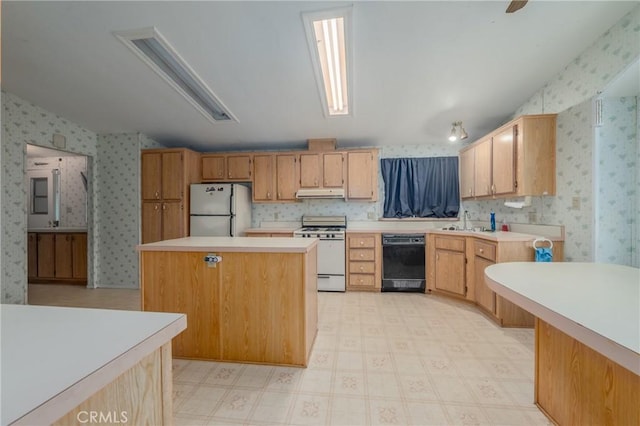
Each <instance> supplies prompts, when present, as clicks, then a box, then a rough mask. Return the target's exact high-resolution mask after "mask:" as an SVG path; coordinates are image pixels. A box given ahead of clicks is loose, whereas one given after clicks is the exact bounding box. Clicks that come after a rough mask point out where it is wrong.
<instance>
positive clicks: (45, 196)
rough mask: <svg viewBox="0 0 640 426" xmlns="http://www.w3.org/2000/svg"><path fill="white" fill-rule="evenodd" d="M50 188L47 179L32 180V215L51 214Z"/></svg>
mask: <svg viewBox="0 0 640 426" xmlns="http://www.w3.org/2000/svg"><path fill="white" fill-rule="evenodd" d="M48 187H49V182H48V179H47V178H46V177H38V178H31V214H49V188H48Z"/></svg>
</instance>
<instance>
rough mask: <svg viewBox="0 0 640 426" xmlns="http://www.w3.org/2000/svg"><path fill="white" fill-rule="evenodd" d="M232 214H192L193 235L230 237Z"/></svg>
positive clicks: (191, 230)
mask: <svg viewBox="0 0 640 426" xmlns="http://www.w3.org/2000/svg"><path fill="white" fill-rule="evenodd" d="M231 225H232V217H231V216H191V222H190V235H191V236H192V237H230V236H231V235H230V233H231Z"/></svg>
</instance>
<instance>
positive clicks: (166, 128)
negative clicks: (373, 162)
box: [2, 0, 638, 151]
mask: <svg viewBox="0 0 640 426" xmlns="http://www.w3.org/2000/svg"><path fill="white" fill-rule="evenodd" d="M346 4H353V26H354V27H353V31H354V40H353V42H354V57H353V70H354V81H353V93H354V99H353V101H352V108H353V114H352V116H350V117H335V118H326V117H325V116H324V115H323V113H322V109H321V103H320V98H319V94H318V89H317V86H316V82H315V80H314V73H313V69H312V64H311V59H310V54H309V49H308V46H307V41H306V38H305V33H304V25H303V21H302V18H301V13H302V12H307V11H318V10H324V9H329V8H333V7H340V6H344V5H346ZM637 4H638V2H629V1H622V2H615V1H602V2H597V1H585V2H581V1H566V2H557V1H530V2H529V3H528V4H527V6H526V7H525V8H524V9H522V10H520V11H518V12H516V13H514V14H509V15H507V14H505V13H504V11H505V9H506V7H507V5H508V1H468V2H463V1H446V2H444V1H443V2H434V1H422V2H420V1H418V2H416V1H413V2H400V1H389V2H364V1H355V2H352V3H342V2H310V1H304V2H285V1H281V2H280V1H278V2H269V1H259V2H244V1H234V2H212V1H209V2H205V1H201V2H177V1H174V2H171V1H162V2H151V1H143V2H124V1H123V2H98V1H95V2H93V1H91V2H12V1H6V0H5V1H2V55H3V57H2V86H3V87H2V88H3V90H6V91H8V92H11V93H14V94H16V95H18V96H20V97H22V98H24V99H26V100H28V101H31V102H33V103H35V104H37V105H39V106H41V107H43V108H45V109H47V110H50V111H53V112H55V113H56V114H58V115H60V116H62V117H65V118H67V119H70V120H72V121H74V122H76V123H78V124H80V125H82V126H84V127H86V128H87V129H89V130H92V131H94V132H99V133H101V132H134V131H135V132H138V131H139V132H142V133H144V134H146V135H148V136H150V137H153V138H155V139H158V140H161V141H163V142H164V143H166V144H168V145H187V146H192V147H193V148H195V149H198V150H200V151H216V150H222V149H267V148H269V149H270V148H301V147H303V146H304V144H305V143H304V141H305V140H306V139H307V138H324V137H336V138H337V139H338V146H339V147H352V146H381V145H394V144H422V143H424V144H446V143H448V142H447V136H448V134H449V131H450V128H451V123H452V122H453V121H458V120H462V121H463V125H464V127H465V129H466V130H467V132H468V133H469V135H470V139H471V140H473V139H475V138H478V137H481V136H482V135H484V134H486V133H488V132H489V131H491V130H492V129H493V128H495V127H496V126H498V125H499V124H501V123H503V122H504V121H506V119H507V118H509V117H510V115H511V114H513V112H514V111H515V110H516V109H517V108H518V107H519V106H520V105H522V104H523V103H524V102H526V101H527V100H528V99H529V98H530V97H531V96H532V95H533V94H534V93H535V92H536V91H537V90H538V89H539V88H541V87H542V86H543V85H544V83H545V82H547V81H549V80H550V79H551V78H553V77H554V76H555V75H557V74H558V73H559V72H560V71H562V69H563V68H564V67H565V66H566V65H567V64H569V63H570V62H571V61H572V60H573V59H574V58H575V57H577V56H578V55H579V54H580V53H581V52H582V51H584V49H586V48H587V47H589V46H590V45H591V44H592V43H593V42H594V41H595V40H596V39H598V38H599V37H600V36H601V35H602V34H603V33H604V32H605V31H606V30H607V29H609V28H610V27H611V26H612V25H613V24H615V23H616V22H617V21H618V20H619V19H620V18H621V17H622V16H624V15H625V14H626V13H628V12H629V11H630V10H631V9H632V8H634V7H635V6H636V5H637ZM149 26H155V27H156V28H157V29H158V30H159V31H160V32H161V33H162V34H163V35H164V37H166V38H167V40H168V41H169V42H170V43H171V44H172V45H173V47H174V48H175V49H176V50H177V51H178V52H179V53H180V55H181V56H182V58H183V59H185V60H186V62H187V63H188V64H189V65H190V66H191V67H192V68H193V69H194V70H195V71H196V72H197V73H198V74H199V75H200V77H202V79H203V80H204V81H205V82H206V83H207V84H208V85H209V86H210V87H211V88H212V89H213V91H214V92H215V93H216V94H217V95H218V97H219V98H220V99H221V100H222V101H223V102H224V104H225V105H226V106H227V107H228V108H229V109H230V110H231V111H232V112H233V114H235V116H236V117H238V119H239V122H237V123H236V122H227V123H211V122H209V121H208V120H207V119H205V118H204V117H203V116H202V115H201V114H200V113H199V112H198V111H197V110H195V109H194V108H193V107H192V106H191V105H190V104H188V103H187V101H186V100H184V98H182V97H181V96H180V95H179V94H178V93H177V92H176V91H175V90H174V89H172V88H171V87H170V86H169V85H168V84H166V83H165V81H164V80H162V79H161V78H160V77H159V76H157V75H156V74H154V73H153V72H152V71H151V69H150V68H149V67H148V66H147V65H145V64H144V63H143V62H142V61H140V59H138V58H137V57H136V56H135V55H134V54H132V52H131V51H130V50H129V49H127V48H126V47H125V46H124V45H123V44H122V43H120V42H119V41H118V40H117V39H116V38H115V37H114V36H113V34H112V32H113V31H118V30H129V29H137V28H143V27H149Z"/></svg>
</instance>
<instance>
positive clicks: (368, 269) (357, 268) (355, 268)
mask: <svg viewBox="0 0 640 426" xmlns="http://www.w3.org/2000/svg"><path fill="white" fill-rule="evenodd" d="M349 272H350V273H352V274H354V273H355V274H373V273H375V272H376V264H375V263H374V262H349Z"/></svg>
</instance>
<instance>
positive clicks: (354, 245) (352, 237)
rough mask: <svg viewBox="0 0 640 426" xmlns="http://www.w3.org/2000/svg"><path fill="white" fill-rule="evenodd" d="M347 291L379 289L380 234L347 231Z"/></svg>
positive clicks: (380, 264)
mask: <svg viewBox="0 0 640 426" xmlns="http://www.w3.org/2000/svg"><path fill="white" fill-rule="evenodd" d="M346 246H347V291H380V288H381V287H382V241H381V237H380V234H364V233H363V234H360V233H347V241H346Z"/></svg>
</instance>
